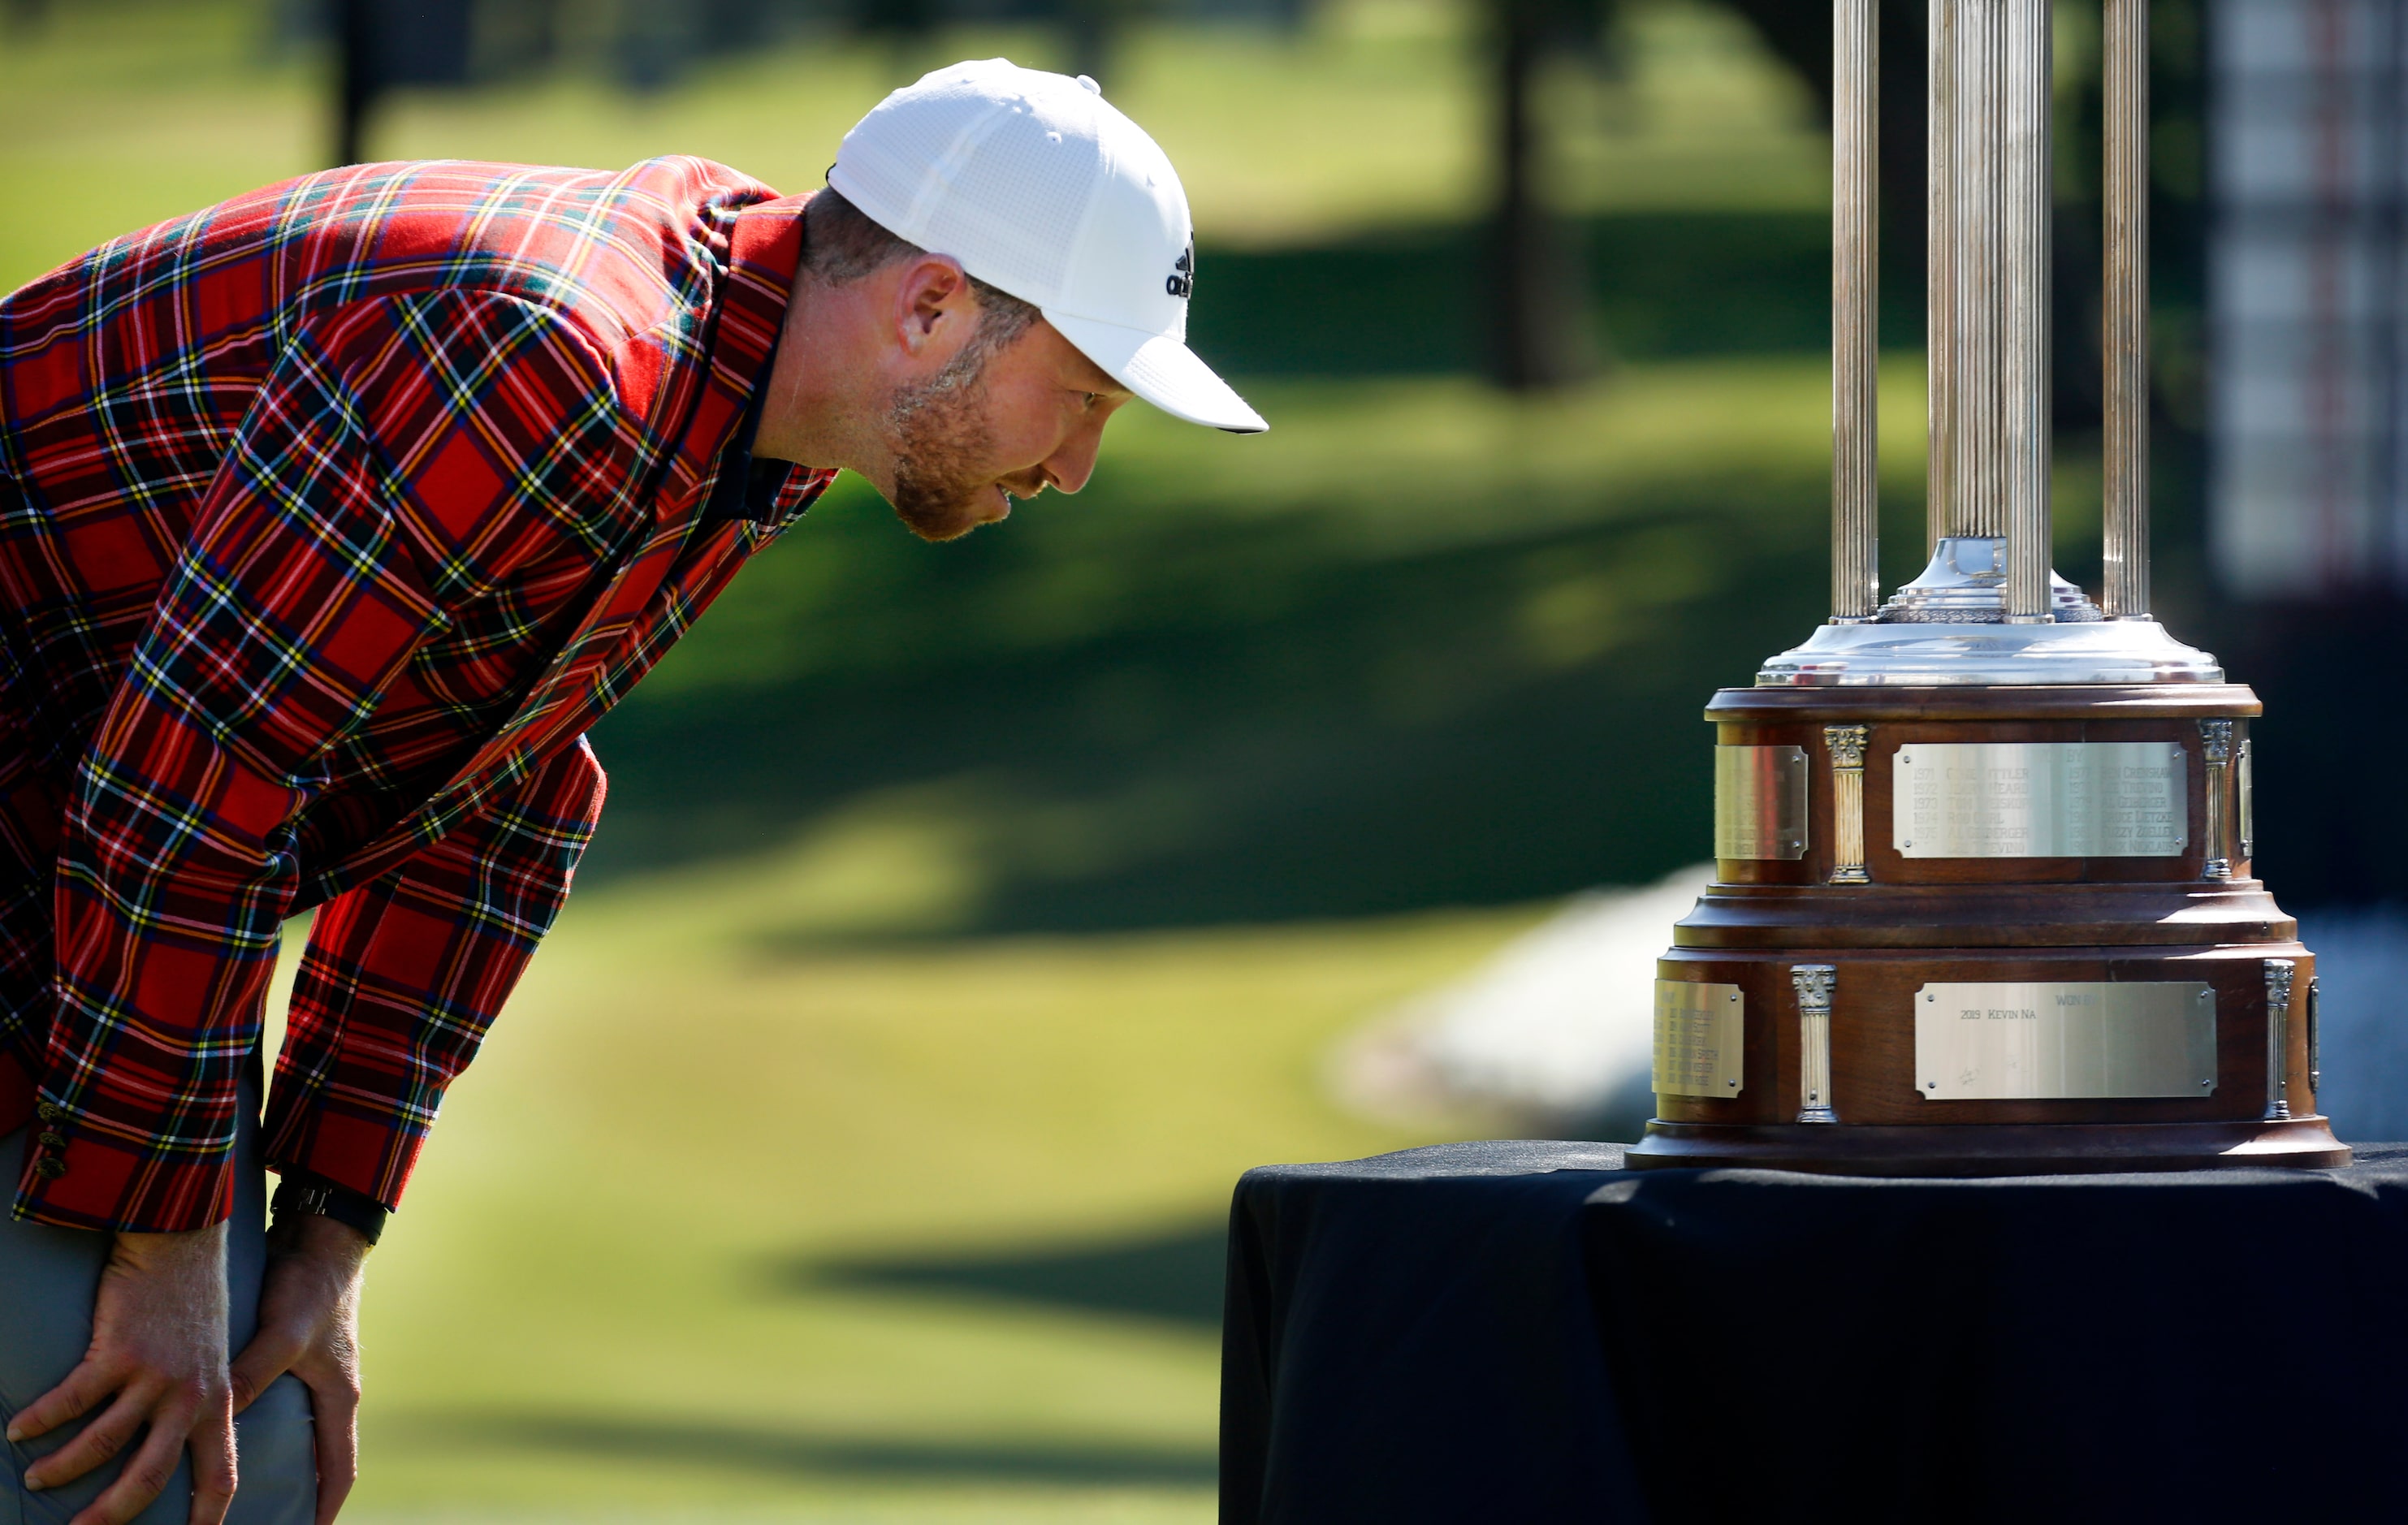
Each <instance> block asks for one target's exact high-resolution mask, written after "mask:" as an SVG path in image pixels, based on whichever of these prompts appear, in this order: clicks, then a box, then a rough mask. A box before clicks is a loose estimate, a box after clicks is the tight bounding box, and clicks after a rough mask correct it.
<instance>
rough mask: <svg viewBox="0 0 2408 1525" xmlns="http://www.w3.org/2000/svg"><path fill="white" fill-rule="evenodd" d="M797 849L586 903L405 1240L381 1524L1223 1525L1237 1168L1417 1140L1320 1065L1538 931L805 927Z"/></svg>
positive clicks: (1481, 922) (511, 1019)
mask: <svg viewBox="0 0 2408 1525" xmlns="http://www.w3.org/2000/svg"><path fill="white" fill-rule="evenodd" d="M791 872H792V864H791V863H788V862H783V861H781V860H780V859H779V858H777V857H775V856H772V857H770V858H767V859H764V860H760V861H757V862H751V863H747V864H738V865H732V866H729V865H722V866H719V867H716V868H713V869H711V870H710V871H708V872H695V873H690V874H684V875H674V876H664V877H657V878H652V879H649V880H644V881H638V882H630V883H625V884H622V885H620V886H617V887H614V888H610V889H607V890H603V891H595V892H590V893H589V892H581V893H580V894H579V895H578V896H577V897H576V898H575V899H574V900H573V901H572V904H571V906H570V909H569V911H568V912H567V914H566V917H565V918H564V919H563V922H562V924H561V926H560V927H559V929H558V930H557V931H556V932H555V933H554V934H553V936H552V939H551V940H550V942H548V943H547V945H546V947H545V948H544V950H543V952H542V953H541V955H540V956H539V957H538V960H537V962H536V964H535V966H534V969H533V971H532V973H531V974H530V976H528V978H527V980H526V983H525V984H524V986H523V988H522V990H521V991H520V993H519V995H518V997H517V998H516V1000H515V1001H514V1002H513V1003H512V1005H511V1007H510V1009H509V1013H508V1014H507V1016H506V1017H505V1018H504V1019H503V1020H502V1021H501V1023H500V1024H499V1026H498V1027H497V1029H496V1030H495V1033H494V1035H493V1037H492V1038H491V1040H490V1041H489V1043H488V1046H487V1048H486V1051H485V1053H484V1055H483V1056H482V1057H481V1058H480V1061H479V1062H478V1063H477V1064H476V1066H475V1067H474V1068H472V1069H471V1070H470V1072H469V1074H468V1076H466V1079H464V1080H463V1081H462V1083H461V1084H460V1085H459V1086H458V1087H457V1088H456V1089H455V1090H454V1092H453V1094H452V1098H451V1100H450V1102H449V1103H448V1104H447V1105H446V1107H445V1111H444V1117H443V1120H442V1126H441V1127H440V1129H439V1130H438V1131H437V1135H436V1138H435V1141H434V1143H433V1145H432V1146H431V1147H430V1148H429V1150H428V1152H427V1155H426V1157H425V1160H424V1162H423V1165H422V1167H421V1169H420V1173H419V1176H418V1179H417V1181H416V1182H415V1184H414V1185H413V1187H412V1189H411V1193H410V1196H409V1202H408V1203H407V1204H406V1205H405V1207H404V1209H403V1211H402V1212H401V1213H400V1214H399V1215H398V1216H397V1217H396V1219H395V1220H394V1227H393V1229H392V1231H391V1233H390V1234H389V1237H388V1240H387V1243H386V1246H385V1247H383V1248H380V1250H379V1251H378V1252H377V1254H376V1257H375V1259H374V1261H373V1262H372V1266H371V1277H370V1283H369V1292H368V1299H367V1304H366V1308H367V1312H366V1349H367V1383H368V1393H369V1397H368V1406H367V1408H366V1419H365V1431H364V1440H365V1446H366V1471H365V1476H364V1480H363V1483H362V1485H361V1489H360V1492H359V1494H358V1495H357V1503H356V1504H355V1506H354V1507H355V1509H356V1510H357V1511H358V1513H359V1514H360V1516H361V1517H362V1518H366V1519H377V1518H405V1517H406V1518H454V1517H460V1518H480V1517H498V1516H505V1515H506V1516H508V1517H509V1518H514V1519H515V1518H528V1517H530V1516H532V1517H538V1518H578V1519H592V1518H619V1517H622V1516H625V1517H652V1516H658V1515H685V1516H695V1515H710V1516H713V1517H719V1516H735V1517H738V1518H743V1517H747V1516H750V1515H753V1514H755V1513H759V1514H764V1515H774V1516H776V1517H778V1518H809V1519H853V1518H859V1519H864V1520H869V1519H877V1520H886V1519H896V1520H903V1519H910V1520H930V1521H936V1520H948V1521H950V1520H964V1521H968V1520H1012V1519H1023V1518H1025V1519H1037V1518H1047V1519H1067V1520H1090V1519H1092V1520H1131V1521H1137V1520H1145V1521H1152V1520H1197V1521H1200V1520H1204V1519H1207V1518H1211V1456H1212V1446H1213V1435H1214V1425H1215V1413H1216V1410H1215V1404H1216V1398H1215V1393H1216V1373H1217V1363H1218V1345H1217V1336H1216V1334H1215V1332H1214V1331H1213V1329H1212V1328H1211V1323H1210V1306H1211V1303H1210V1288H1209V1286H1204V1287H1203V1288H1202V1290H1200V1291H1199V1290H1197V1287H1198V1285H1199V1283H1198V1278H1199V1277H1202V1278H1206V1279H1207V1280H1210V1279H1213V1278H1214V1277H1215V1273H1216V1270H1217V1265H1216V1261H1214V1259H1213V1257H1214V1256H1215V1255H1216V1253H1217V1249H1216V1246H1215V1245H1214V1243H1213V1239H1212V1235H1213V1233H1215V1231H1216V1230H1217V1227H1218V1225H1219V1222H1220V1219H1221V1218H1222V1216H1223V1214H1224V1213H1225V1212H1226V1202H1227V1194H1228V1190H1229V1188H1230V1185H1231V1183H1232V1181H1233V1180H1234V1179H1235V1177H1236V1176H1237V1174H1238V1173H1239V1172H1240V1170H1242V1169H1244V1168H1245V1167H1246V1166H1248V1165H1252V1164H1255V1163H1260V1162H1267V1161H1275V1160H1295V1159H1313V1158H1333V1157H1345V1156H1352V1155H1357V1154H1362V1153H1366V1152H1370V1151H1375V1150H1379V1149H1383V1148H1389V1147H1398V1146H1402V1145H1407V1144H1411V1143H1415V1142H1421V1140H1420V1139H1416V1138H1413V1137H1412V1136H1409V1135H1405V1134H1401V1133H1396V1132H1394V1131H1391V1130H1386V1129H1383V1128H1379V1127H1374V1126H1371V1125H1368V1124H1364V1123H1361V1122H1357V1121H1354V1120H1350V1119H1346V1118H1343V1117H1340V1116H1339V1115H1338V1114H1336V1113H1335V1112H1334V1111H1333V1110H1332V1108H1331V1107H1330V1105H1329V1104H1328V1103H1327V1102H1326V1100H1325V1099H1324V1090H1323V1087H1322V1085H1321V1083H1320V1076H1319V1070H1320V1066H1321V1065H1322V1064H1323V1062H1325V1056H1326V1049H1327V1048H1328V1046H1329V1044H1330V1043H1331V1041H1332V1040H1333V1039H1334V1038H1335V1037H1336V1036H1337V1035H1338V1034H1339V1033H1341V1032H1342V1031H1344V1030H1345V1029H1347V1028H1348V1027H1349V1026H1350V1025H1351V1024H1353V1023H1355V1022H1356V1021H1358V1020H1359V1019H1362V1018H1364V1017H1365V1016H1367V1015H1369V1014H1370V1013H1372V1012H1375V1011H1377V1010H1379V1009H1381V1008H1382V1007H1383V1006H1384V1005H1387V1004H1389V1003H1391V1002H1394V1001H1396V1000H1398V999H1399V998H1401V997H1403V996H1405V995H1407V994H1410V993H1411V992H1412V991H1417V990H1420V989H1423V988H1425V987H1426V986H1428V985H1430V984H1431V983H1433V982H1436V981H1438V980H1441V979H1444V978H1446V977H1448V976H1453V975H1455V974H1456V973H1458V972H1460V971H1461V970H1462V969H1464V968H1465V967H1467V966H1468V965H1469V963H1470V962H1473V961H1475V960H1476V959H1478V958H1479V957H1480V956H1482V955H1483V954H1484V952H1486V951H1487V950H1489V949H1490V948H1494V947H1495V946H1496V945H1497V944H1498V942H1499V941H1500V940H1501V939H1502V938H1503V937H1505V936H1507V935H1509V934H1511V933H1512V932H1513V931H1515V930H1517V929H1518V928H1520V927H1521V926H1523V925H1525V924H1527V922H1528V920H1529V919H1530V916H1531V913H1530V912H1527V911H1494V912H1481V913H1453V914H1445V913H1441V914H1430V915H1424V916H1417V917H1408V918H1398V919H1384V920H1376V921H1365V922H1355V923H1339V924H1323V925H1298V926H1286V927H1279V928H1269V929H1230V930H1223V931H1216V932H1210V933H1191V934H1155V935H1132V936H1115V937H1099V938H1085V939H1068V938H1036V939H1004V940H991V941H975V942H965V943H958V944H951V945H946V946H943V947H939V948H915V949H909V950H888V951H879V950H875V949H867V950H865V949H861V948H853V949H849V950H848V949H831V948H821V949H817V950H808V949H806V950H796V949H793V948H789V947H786V946H785V945H783V944H782V943H781V941H780V934H781V932H783V931H784V930H786V926H787V919H788V916H789V909H790V908H789V907H788V906H787V905H786V887H787V886H788V884H789V883H790V880H791ZM1031 1250H1034V1251H1037V1252H1039V1253H1043V1254H1047V1255H1049V1256H1051V1257H1052V1258H1051V1259H1050V1260H1049V1261H1047V1264H1048V1265H1051V1266H1053V1267H1054V1269H1052V1270H1050V1271H1049V1270H1045V1269H1044V1268H1042V1267H1040V1268H1039V1273H1038V1276H1037V1293H1036V1295H1031V1294H1030V1292H1029V1290H1028V1286H1029V1281H1030V1278H1029V1276H1027V1275H1025V1274H1023V1275H1021V1276H1019V1277H1018V1279H1017V1281H1016V1282H1014V1281H1012V1280H1011V1278H1010V1277H1009V1276H1007V1277H1006V1278H1005V1281H1006V1286H1005V1290H994V1287H993V1284H994V1283H995V1282H996V1278H997V1276H998V1275H999V1273H996V1271H995V1270H994V1269H993V1267H992V1266H989V1267H988V1268H987V1269H986V1270H984V1271H982V1270H981V1269H980V1266H981V1264H982V1263H983V1262H982V1261H980V1257H982V1256H986V1257H989V1258H990V1259H991V1258H992V1257H993V1256H995V1255H1004V1256H1005V1257H1006V1258H1007V1259H1010V1258H1011V1257H1012V1256H1015V1255H1018V1254H1021V1253H1023V1252H1027V1251H1031ZM1130 1253H1134V1254H1137V1255H1138V1256H1140V1258H1141V1260H1142V1263H1144V1264H1146V1265H1149V1266H1154V1267H1157V1268H1159V1267H1161V1266H1163V1265H1164V1264H1165V1263H1168V1266H1169V1269H1170V1270H1171V1271H1172V1272H1173V1273H1175V1276H1174V1279H1175V1280H1178V1281H1179V1283H1180V1285H1182V1286H1184V1287H1186V1288H1188V1290H1187V1291H1186V1292H1185V1293H1183V1294H1182V1295H1181V1296H1180V1297H1179V1298H1177V1299H1175V1300H1173V1301H1172V1302H1170V1303H1169V1304H1166V1305H1164V1306H1161V1307H1159V1308H1155V1307H1154V1305H1153V1304H1151V1303H1149V1302H1148V1298H1149V1297H1150V1296H1152V1295H1153V1293H1152V1292H1151V1291H1150V1290H1149V1289H1148V1288H1146V1287H1139V1288H1137V1289H1135V1294H1134V1295H1135V1307H1134V1311H1132V1308H1131V1303H1130V1297H1131V1289H1130V1288H1129V1287H1128V1286H1126V1285H1125V1284H1122V1285H1118V1286H1115V1284H1114V1283H1113V1282H1112V1281H1111V1263H1113V1258H1114V1256H1116V1255H1121V1256H1125V1255H1127V1254H1130ZM1166 1256H1167V1257H1168V1258H1169V1259H1168V1262H1166V1261H1165V1257H1166ZM965 1257H968V1259H969V1261H970V1262H971V1263H968V1265H965V1264H963V1263H962V1262H963V1261H964V1258H965ZM1065 1257H1067V1263H1057V1262H1064V1260H1065ZM1145 1257H1151V1258H1150V1259H1146V1258H1145ZM1099 1261H1100V1262H1101V1263H1097V1262H1099ZM1014 1287H1016V1288H1017V1289H1018V1290H1017V1294H1016V1295H1014V1294H1013V1292H1012V1290H1011V1289H1012V1288H1014ZM1199 1304H1200V1305H1199Z"/></svg>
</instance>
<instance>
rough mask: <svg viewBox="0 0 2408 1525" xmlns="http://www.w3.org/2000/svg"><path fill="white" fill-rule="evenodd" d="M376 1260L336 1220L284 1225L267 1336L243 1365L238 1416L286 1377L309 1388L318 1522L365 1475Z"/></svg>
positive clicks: (269, 1293) (262, 1325) (263, 1304)
mask: <svg viewBox="0 0 2408 1525" xmlns="http://www.w3.org/2000/svg"><path fill="white" fill-rule="evenodd" d="M367 1254H368V1242H367V1238H366V1235H365V1234H362V1233H360V1232H359V1231H358V1230H357V1229H354V1228H352V1227H351V1226H350V1225H349V1224H345V1223H337V1222H336V1221H335V1220H334V1219H331V1218H321V1217H319V1216H317V1215H316V1214H310V1215H308V1216H307V1217H304V1218H301V1219H297V1220H294V1221H293V1222H290V1223H279V1224H278V1225H277V1227H276V1229H275V1231H274V1232H273V1233H270V1234H269V1235H268V1239H267V1276H266V1279H265V1282H264V1283H263V1284H262V1285H261V1287H260V1291H259V1333H257V1334H255V1335H253V1336H252V1337H251V1343H250V1344H249V1345H247V1346H244V1347H243V1348H242V1354H240V1355H238V1356H236V1357H235V1359H234V1374H233V1375H234V1407H235V1412H236V1413H240V1412H242V1410H244V1409H246V1408H248V1407H250V1406H251V1400H253V1399H255V1398H257V1397H258V1396H259V1395H260V1394H261V1393H263V1392H265V1391H266V1390H267V1385H268V1384H269V1383H270V1382H273V1381H275V1380H276V1379H277V1378H278V1377H279V1376H281V1375H284V1374H285V1373H286V1372H291V1373H292V1374H293V1375H294V1376H297V1377H299V1378H300V1379H301V1382H302V1385H303V1386H305V1387H307V1388H308V1390H309V1408H310V1413H311V1415H312V1417H313V1418H314V1421H315V1429H316V1432H317V1438H318V1520H317V1525H330V1522H331V1521H332V1520H333V1519H334V1518H335V1515H336V1512H337V1510H339V1509H341V1508H342V1507H343V1500H344V1499H345V1498H346V1497H348V1496H349V1495H350V1493H351V1484H352V1483H353V1482H355V1481H357V1480H358V1478H359V1475H360V1426H359V1416H360V1338H359V1335H360V1268H361V1266H362V1264H363V1263H364V1262H365V1261H366V1260H367ZM195 1525H198V1522H197V1518H196V1521H195Z"/></svg>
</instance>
